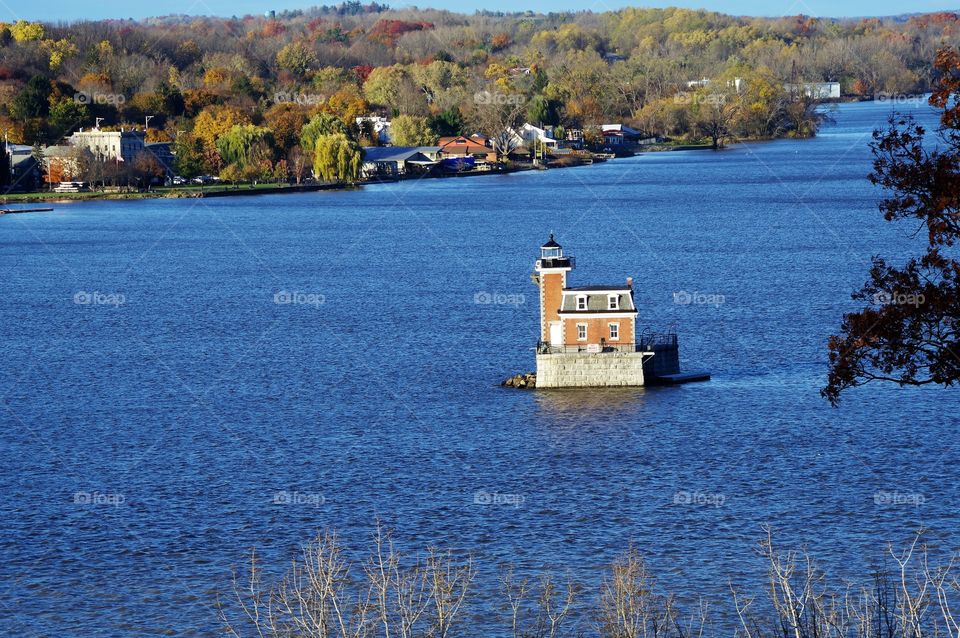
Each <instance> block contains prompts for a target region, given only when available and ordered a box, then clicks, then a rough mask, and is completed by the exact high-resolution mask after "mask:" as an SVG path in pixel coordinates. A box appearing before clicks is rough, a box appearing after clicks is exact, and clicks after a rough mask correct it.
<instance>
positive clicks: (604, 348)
mask: <svg viewBox="0 0 960 638" xmlns="http://www.w3.org/2000/svg"><path fill="white" fill-rule="evenodd" d="M676 347H677V335H676V334H674V333H669V334H651V333H645V334H643V335H641V336H640V340H639V341H637V342H636V343H599V344H597V343H593V344H590V343H575V344H569V345H563V346H555V345H552V344H550V343H549V342H547V341H538V342H537V354H576V353H583V354H606V353H611V352H653V351H655V350H658V349H659V350H663V349H670V348H676Z"/></svg>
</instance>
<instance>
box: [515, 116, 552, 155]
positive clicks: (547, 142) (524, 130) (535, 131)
mask: <svg viewBox="0 0 960 638" xmlns="http://www.w3.org/2000/svg"><path fill="white" fill-rule="evenodd" d="M510 132H511V133H512V134H513V136H514V143H516V144H518V145H520V146H528V147H532V146H533V145H534V142H536V143H537V144H539V145H541V146H545V147H546V148H550V149H555V148H557V140H556V139H554V137H553V127H552V126H545V127H543V128H541V127H539V126H534V125H533V124H530V123H529V122H528V123H525V124H524V125H523V126H521V127H520V128H519V129H511V130H510Z"/></svg>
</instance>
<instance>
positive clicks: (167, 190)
mask: <svg viewBox="0 0 960 638" xmlns="http://www.w3.org/2000/svg"><path fill="white" fill-rule="evenodd" d="M279 186H285V184H283V185H279ZM277 187H278V184H256V185H254V184H238V185H236V186H232V185H230V184H216V185H205V186H200V185H199V184H184V185H183V186H171V187H166V186H162V187H159V188H154V189H153V190H151V191H144V192H137V191H129V192H124V193H114V192H108V193H105V192H100V191H91V192H84V193H53V192H49V191H38V192H33V193H7V194H0V204H15V203H24V202H44V201H66V200H84V199H149V198H154V197H195V196H197V195H198V194H200V193H201V192H203V193H214V192H223V191H233V192H236V193H238V194H241V193H248V192H256V191H260V190H269V189H274V188H277Z"/></svg>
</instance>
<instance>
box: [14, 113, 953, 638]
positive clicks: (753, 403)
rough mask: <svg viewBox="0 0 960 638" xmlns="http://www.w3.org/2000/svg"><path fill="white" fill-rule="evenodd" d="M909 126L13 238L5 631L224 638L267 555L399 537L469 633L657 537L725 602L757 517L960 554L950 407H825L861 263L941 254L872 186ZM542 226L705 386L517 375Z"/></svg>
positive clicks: (834, 538) (867, 547)
mask: <svg viewBox="0 0 960 638" xmlns="http://www.w3.org/2000/svg"><path fill="white" fill-rule="evenodd" d="M898 108H901V109H906V110H910V111H912V112H914V113H915V114H917V115H918V116H919V117H920V118H921V119H922V120H924V121H925V122H928V123H930V124H932V123H934V122H935V118H934V116H933V114H932V112H931V111H930V110H929V108H928V107H926V106H925V105H919V104H900V105H898ZM890 109H891V107H890V105H889V104H873V103H869V104H849V105H843V106H840V107H839V109H838V110H837V111H836V112H835V113H834V117H835V123H834V124H832V125H829V126H827V127H825V128H824V130H823V131H822V134H821V135H820V136H818V137H817V138H815V139H812V140H781V141H775V142H768V143H755V144H738V145H734V146H733V147H731V148H729V149H727V150H725V151H723V152H717V153H715V152H676V153H651V154H645V155H642V156H638V157H635V158H631V159H617V160H615V161H611V162H608V163H604V164H598V165H594V166H588V167H582V168H574V169H565V170H550V171H546V172H531V173H522V174H512V175H506V176H489V177H476V178H464V179H448V180H427V181H421V182H404V183H397V184H389V185H381V186H368V187H364V188H362V189H360V190H353V191H343V192H322V193H313V194H298V195H283V196H261V197H249V198H247V197H244V198H229V199H214V200H158V201H137V202H85V203H69V204H67V203H65V204H58V205H57V206H56V211H55V212H53V213H37V214H23V215H8V216H4V217H2V218H0V272H2V273H3V275H2V278H3V284H2V296H0V325H2V327H3V334H2V337H0V361H2V362H3V364H2V366H0V419H2V428H0V494H2V495H3V497H2V499H0V508H2V515H0V556H2V560H0V591H2V592H3V593H2V595H0V628H2V630H3V631H2V633H4V634H5V635H18V636H88V637H96V636H147V635H161V634H162V635H178V636H212V635H217V632H218V631H219V625H218V622H217V614H216V610H215V608H214V603H215V598H216V595H217V593H218V592H224V591H227V590H228V589H229V587H230V572H231V568H233V567H234V566H238V565H241V564H242V563H243V562H244V560H245V559H246V557H247V554H248V552H249V550H250V548H251V547H253V546H257V547H258V550H259V552H260V553H261V555H262V557H263V560H264V565H265V567H266V568H267V569H268V571H272V572H275V571H277V570H281V569H282V568H283V567H284V566H285V565H286V562H287V561H288V560H289V559H290V558H291V557H292V556H293V555H294V553H295V552H296V549H297V547H298V546H299V545H300V543H302V542H304V541H306V540H307V539H309V538H310V537H311V536H312V535H313V534H314V533H315V532H316V531H317V530H318V529H336V530H338V532H339V534H340V536H341V539H342V540H343V542H344V543H346V544H347V545H348V546H349V547H350V548H351V550H352V551H360V550H362V549H364V548H365V547H367V546H368V545H369V538H370V534H371V531H372V528H373V525H374V521H375V520H376V519H377V518H378V517H379V518H381V519H382V520H383V521H384V523H385V524H386V525H388V526H390V527H392V528H393V529H394V530H395V534H396V537H397V539H398V542H399V543H400V544H401V545H402V546H403V547H404V548H406V549H408V550H410V551H414V550H416V549H418V548H421V549H422V548H425V547H426V546H427V545H439V546H441V547H449V548H453V549H454V550H456V551H460V552H471V553H472V554H473V556H474V560H475V563H476V564H477V566H478V569H479V572H478V575H477V578H476V580H475V583H474V592H473V598H472V602H471V608H470V612H469V613H470V614H472V615H473V620H472V621H471V622H472V623H474V626H473V627H472V628H471V629H470V630H469V631H468V632H467V634H465V635H474V636H479V635H491V636H493V635H498V631H501V630H502V627H503V625H502V623H501V621H500V619H499V618H498V617H497V615H496V612H497V606H496V605H495V604H494V603H493V602H492V601H494V600H495V598H496V596H495V593H494V592H495V589H496V576H497V570H498V568H499V566H500V565H501V564H503V563H513V564H516V565H518V566H519V568H520V569H521V570H523V571H525V572H529V573H533V572H536V571H540V570H552V571H554V572H555V573H557V574H561V575H562V574H568V575H569V576H571V577H573V578H575V579H576V580H578V581H579V582H581V583H583V586H584V592H585V594H584V595H585V596H586V597H591V596H593V593H594V592H595V591H596V588H597V584H598V582H599V580H600V578H601V574H602V569H603V567H604V565H606V564H608V563H609V562H610V561H611V560H612V559H613V558H614V557H615V556H617V555H618V554H619V553H621V552H623V551H624V550H625V549H626V548H628V547H629V546H631V545H633V546H634V547H636V548H638V549H639V550H640V551H642V552H643V553H644V554H645V555H646V556H647V558H648V560H649V563H650V566H651V568H652V569H653V571H654V572H655V573H657V574H658V575H659V577H660V579H661V582H662V583H663V584H664V586H665V587H668V588H669V589H671V590H673V591H675V592H676V593H677V594H678V596H679V597H680V600H681V602H682V603H685V604H691V603H692V601H695V600H696V599H697V597H698V596H701V595H702V596H705V597H707V598H708V599H710V600H713V601H716V605H717V606H718V607H719V608H721V609H722V608H723V607H727V608H729V586H730V584H731V583H734V584H742V585H743V586H745V587H748V588H751V587H752V588H754V589H760V588H761V587H762V586H763V579H762V574H763V570H764V565H763V562H762V561H761V560H759V559H758V557H757V555H756V553H755V551H754V550H755V546H756V542H757V541H758V540H760V539H761V538H763V536H764V531H763V526H764V525H765V524H769V525H772V526H773V527H774V529H775V530H776V534H777V538H778V540H779V541H780V542H781V544H783V545H784V546H787V547H800V546H802V545H806V546H808V547H809V548H810V551H811V552H812V553H813V554H814V555H816V556H817V558H818V559H819V560H820V561H821V562H822V564H823V565H824V567H825V568H826V569H827V571H828V572H830V573H831V575H832V576H835V577H836V578H838V579H839V578H845V577H861V576H864V575H866V574H867V571H868V569H869V567H870V566H871V565H873V564H874V563H875V562H876V561H877V560H878V559H880V558H882V556H883V554H884V551H885V543H887V542H893V543H897V544H899V543H902V542H904V541H906V540H907V539H909V538H910V536H911V534H912V533H913V532H914V531H915V530H916V529H917V528H918V527H920V526H926V527H929V528H930V529H931V532H930V534H931V535H930V539H931V542H933V543H934V544H935V545H936V546H938V547H940V548H942V549H944V550H955V549H957V548H958V545H960V537H958V532H960V530H958V524H957V511H958V506H960V489H958V487H957V485H958V482H957V479H958V470H957V458H958V452H960V445H958V440H957V436H956V427H957V424H958V417H957V415H958V408H960V394H958V392H957V390H956V389H948V390H943V389H936V388H928V389H921V390H913V389H906V390H905V389H898V388H896V387H892V386H883V385H876V386H868V387H865V388H863V389H858V390H855V391H852V392H850V393H848V394H847V395H846V396H844V402H843V405H842V406H841V407H840V408H839V409H833V408H831V407H829V405H828V404H827V403H826V402H825V401H824V400H823V399H822V398H821V397H820V396H819V389H820V388H821V387H822V386H823V384H824V382H825V376H826V339H827V337H828V336H829V335H830V334H831V333H834V332H836V331H837V330H838V327H839V323H840V317H841V315H842V313H843V312H845V311H849V310H851V309H854V308H855V307H856V305H855V303H854V302H852V301H851V300H850V293H851V292H852V291H853V290H855V289H857V288H858V287H859V286H860V285H861V284H862V283H863V281H864V280H865V278H866V273H867V270H868V268H869V263H870V262H869V260H870V257H871V255H874V254H883V255H884V256H886V257H888V258H890V259H892V260H894V261H899V260H903V259H905V258H906V257H907V256H908V255H911V254H913V253H915V252H917V251H918V250H920V249H921V248H922V245H921V243H920V242H921V241H922V238H919V239H918V238H914V237H912V236H911V234H910V233H911V231H912V230H913V229H912V228H906V227H898V226H895V225H892V224H889V223H886V222H884V221H883V219H882V216H881V214H880V213H879V212H878V211H877V207H876V205H877V201H878V199H879V197H880V195H881V193H879V192H878V191H877V190H876V189H875V188H874V187H873V186H871V185H870V183H869V182H868V181H867V179H866V176H867V174H868V173H869V171H870V168H871V166H870V163H871V156H870V151H869V148H868V142H869V140H870V134H871V131H872V130H873V129H874V128H876V127H879V126H882V125H883V124H884V122H885V120H886V117H887V116H888V115H889V112H890ZM551 231H552V232H554V233H555V234H556V237H557V239H558V240H559V241H560V242H561V243H562V244H563V245H564V248H565V250H566V251H567V252H568V253H571V254H574V255H575V256H576V257H577V269H576V270H575V271H574V272H573V273H572V275H571V283H572V285H587V284H610V283H614V284H616V283H621V282H623V281H624V280H625V278H626V277H628V276H632V277H634V281H635V287H636V295H637V302H638V306H639V308H640V315H639V319H638V324H639V325H640V326H641V327H649V328H650V329H652V330H666V329H671V328H675V329H676V330H677V331H678V333H679V335H680V340H681V347H682V357H683V360H684V365H685V367H686V368H688V369H705V370H708V371H710V372H711V373H712V375H713V380H712V381H710V382H708V383H701V384H695V385H689V386H683V387H675V388H653V389H632V390H611V391H536V392H533V391H530V392H528V391H517V390H508V389H503V388H500V387H498V383H499V381H500V380H501V379H502V378H504V377H505V376H507V375H508V374H513V373H516V372H519V371H526V370H532V369H533V367H534V361H533V350H532V348H533V346H534V344H535V342H536V339H537V337H538V319H537V313H538V308H537V297H536V288H535V287H534V286H533V285H532V284H531V282H530V280H529V275H530V272H531V271H532V267H533V261H534V259H535V258H536V256H537V248H538V246H539V245H540V244H541V243H543V241H544V240H546V238H547V235H548V233H549V232H551ZM678 292H687V293H689V294H690V295H691V297H692V298H694V299H698V300H703V301H705V303H693V304H688V305H684V304H677V303H675V298H676V297H675V293H678ZM278 299H279V300H280V301H284V300H290V299H292V300H293V301H294V303H277V300H278ZM490 299H492V300H493V301H494V303H482V302H484V301H487V300H490ZM78 301H79V302H80V303H78ZM85 302H90V303H85ZM478 492H481V493H497V494H499V495H512V497H510V498H509V499H508V500H510V501H511V502H509V503H502V502H501V503H493V504H485V503H484V502H482V501H484V499H483V498H480V499H478V498H477V493H478ZM891 494H892V495H900V496H902V497H909V498H906V499H903V498H900V499H897V498H892V497H889V495H891ZM885 495H887V496H885ZM478 500H479V501H481V502H476V501H478ZM500 500H501V501H502V500H503V499H500ZM904 500H906V502H903V501H904ZM678 501H679V502H678ZM687 501H691V502H687ZM720 501H722V503H720ZM728 611H729V609H728ZM728 621H730V619H729V617H728V616H726V615H725V613H724V612H723V611H719V612H717V615H716V617H715V623H716V625H715V631H716V634H717V635H729V629H730V627H731V626H730V625H729V624H728ZM578 622H580V623H581V627H582V629H583V630H584V631H586V632H587V633H588V634H589V631H590V627H591V625H590V622H591V620H590V618H589V616H583V617H582V618H580V619H578ZM481 630H482V631H483V632H484V633H481Z"/></svg>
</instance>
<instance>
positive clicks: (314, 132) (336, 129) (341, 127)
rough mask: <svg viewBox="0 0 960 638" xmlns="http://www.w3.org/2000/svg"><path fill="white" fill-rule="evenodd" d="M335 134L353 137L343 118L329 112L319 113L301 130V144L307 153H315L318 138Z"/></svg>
mask: <svg viewBox="0 0 960 638" xmlns="http://www.w3.org/2000/svg"><path fill="white" fill-rule="evenodd" d="M335 134H339V135H344V136H346V137H348V138H349V137H351V135H350V130H349V129H348V128H347V125H346V124H344V123H343V120H341V119H340V118H338V117H336V116H334V115H330V114H329V113H318V114H316V115H314V116H313V117H312V118H311V119H310V121H309V122H307V123H306V125H304V127H303V129H302V130H301V131H300V146H301V147H302V148H303V150H304V152H305V153H307V154H309V155H313V149H314V148H315V145H316V142H317V138H319V137H320V136H322V135H335Z"/></svg>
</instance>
